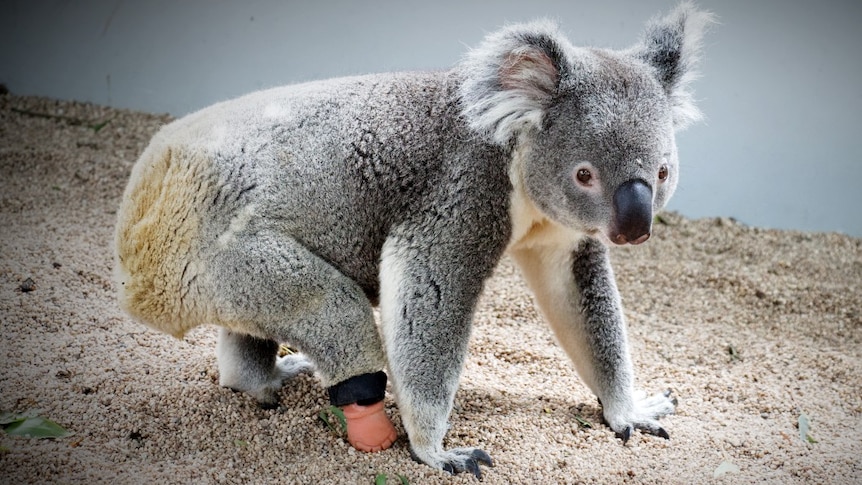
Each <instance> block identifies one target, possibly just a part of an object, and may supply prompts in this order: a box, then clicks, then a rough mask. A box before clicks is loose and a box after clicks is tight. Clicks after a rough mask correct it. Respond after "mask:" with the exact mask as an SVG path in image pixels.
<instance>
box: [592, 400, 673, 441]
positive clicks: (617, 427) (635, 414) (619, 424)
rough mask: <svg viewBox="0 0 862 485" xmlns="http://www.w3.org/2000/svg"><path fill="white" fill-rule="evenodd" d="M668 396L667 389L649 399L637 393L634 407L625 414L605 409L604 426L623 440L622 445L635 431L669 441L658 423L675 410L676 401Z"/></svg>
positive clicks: (668, 436)
mask: <svg viewBox="0 0 862 485" xmlns="http://www.w3.org/2000/svg"><path fill="white" fill-rule="evenodd" d="M670 395H671V392H670V390H669V389H668V390H667V391H664V392H661V393H658V394H654V395H652V396H649V397H647V396H646V394H645V393H643V392H639V393H637V394H636V395H635V399H634V406H633V407H632V409H630V410H628V411H627V412H614V410H613V409H612V408H611V407H605V408H604V419H605V424H607V425H608V426H609V427H610V428H611V429H612V430H614V433H616V435H617V438H620V439H621V440H623V443H625V442H627V441H628V440H629V438H631V436H632V433H633V432H634V430H636V429H639V430H641V431H643V432H644V433H648V434H651V435H655V436H658V437H660V438H664V439H666V440H667V439H670V435H669V434H668V433H667V431H665V429H664V428H662V427H661V425H660V424H659V422H658V419H659V418H660V417H662V416H667V415H668V414H672V413H673V412H674V409H676V405H677V400H676V398H671V396H670ZM600 403H601V401H600Z"/></svg>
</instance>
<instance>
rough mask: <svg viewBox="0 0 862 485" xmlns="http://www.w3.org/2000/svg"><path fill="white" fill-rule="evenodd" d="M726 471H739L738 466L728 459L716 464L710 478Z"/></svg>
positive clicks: (719, 475) (722, 474)
mask: <svg viewBox="0 0 862 485" xmlns="http://www.w3.org/2000/svg"><path fill="white" fill-rule="evenodd" d="M727 473H739V467H738V466H736V465H734V464H733V463H731V462H729V461H723V462H721V464H720V465H718V468H716V469H715V471H714V472H712V478H718V477H721V476H724V475H725V474H727Z"/></svg>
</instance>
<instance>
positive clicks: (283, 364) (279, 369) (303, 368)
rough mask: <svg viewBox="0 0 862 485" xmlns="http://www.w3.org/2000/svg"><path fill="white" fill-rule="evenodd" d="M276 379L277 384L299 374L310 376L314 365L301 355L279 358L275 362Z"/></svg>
mask: <svg viewBox="0 0 862 485" xmlns="http://www.w3.org/2000/svg"><path fill="white" fill-rule="evenodd" d="M275 370H276V374H277V376H276V378H277V379H278V380H279V383H282V382H284V381H285V380H287V379H292V378H294V377H296V376H298V375H299V374H311V373H312V372H314V364H312V363H311V361H310V360H308V358H307V357H306V356H304V355H302V354H289V355H285V356H284V357H279V358H278V359H276V361H275Z"/></svg>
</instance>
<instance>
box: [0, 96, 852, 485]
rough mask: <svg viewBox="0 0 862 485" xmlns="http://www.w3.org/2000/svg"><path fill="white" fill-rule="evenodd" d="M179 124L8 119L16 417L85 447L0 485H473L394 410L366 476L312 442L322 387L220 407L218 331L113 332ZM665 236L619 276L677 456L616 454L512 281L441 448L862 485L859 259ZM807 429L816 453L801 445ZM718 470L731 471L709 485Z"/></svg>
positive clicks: (19, 442)
mask: <svg viewBox="0 0 862 485" xmlns="http://www.w3.org/2000/svg"><path fill="white" fill-rule="evenodd" d="M167 121H169V118H168V117H167V116H164V115H162V116H159V115H152V114H146V113H134V112H129V111H120V110H113V109H108V108H104V107H99V106H94V105H89V104H82V103H74V102H61V101H54V100H48V99H44V98H33V97H15V96H11V95H0V227H2V229H0V231H2V232H0V320H2V339H0V411H14V412H25V411H34V410H35V411H37V412H38V413H39V414H40V415H42V416H44V417H47V418H49V419H51V420H54V421H56V422H58V423H60V424H61V425H63V426H64V427H66V428H68V429H69V430H71V431H72V432H74V435H72V436H70V437H66V438H62V439H44V440H34V439H28V438H21V437H12V436H7V435H5V433H0V447H2V448H0V469H2V472H0V481H2V482H3V483H76V482H85V483H95V482H110V483H156V482H158V483H357V484H372V483H374V480H375V477H376V476H377V475H378V474H381V473H382V474H386V475H388V476H389V477H390V480H389V483H390V484H392V483H398V478H397V475H398V474H401V475H403V476H404V477H406V478H407V479H408V480H409V482H410V483H411V484H424V483H476V480H475V479H474V478H473V477H472V476H466V475H458V476H455V477H451V476H448V475H446V474H445V473H443V472H438V471H436V470H432V469H431V468H429V467H426V466H423V465H419V464H416V463H414V462H412V461H411V460H410V457H409V454H408V450H407V440H406V437H405V435H404V431H403V428H402V427H401V423H400V419H399V417H398V412H397V409H396V408H395V405H394V402H393V401H392V400H391V397H390V398H387V405H388V411H389V413H390V415H392V416H393V420H394V421H395V423H396V426H397V427H398V430H399V433H400V435H401V438H400V439H399V441H398V442H397V443H396V444H395V446H393V448H392V449H390V450H388V451H385V452H382V453H377V454H362V453H359V452H356V451H354V450H353V449H352V448H351V447H350V446H349V445H347V443H346V441H345V439H344V438H343V437H342V436H340V435H338V434H337V433H335V432H333V431H331V430H329V429H328V428H326V427H325V426H324V425H323V424H322V422H321V421H320V420H319V419H318V413H319V412H320V411H321V410H322V409H324V408H325V407H326V405H327V400H326V395H325V392H324V390H323V389H322V388H321V387H320V385H319V384H318V383H317V381H315V379H314V378H313V377H308V376H301V377H299V378H297V379H296V380H294V381H291V382H289V383H288V384H287V385H286V387H285V388H284V390H283V391H282V393H281V405H280V406H279V407H278V408H277V409H274V410H262V409H260V408H258V406H257V405H256V404H255V403H254V402H252V400H250V399H249V398H248V397H246V396H244V395H241V394H236V393H233V392H231V391H229V390H227V389H222V388H220V387H218V385H217V377H218V376H217V371H216V362H215V355H214V346H215V334H216V331H215V329H214V328H200V329H197V330H195V331H193V332H192V333H191V334H190V335H188V336H187V337H186V339H185V340H183V341H179V340H175V339H173V338H171V337H168V336H166V335H161V334H158V333H155V332H154V331H151V330H148V329H146V328H144V327H142V326H140V325H137V324H135V323H133V322H132V321H130V319H129V318H127V317H126V316H124V315H123V314H122V313H121V312H120V311H119V309H118V308H117V306H116V304H115V301H114V297H113V283H112V282H111V270H110V267H111V258H112V256H111V244H110V242H111V239H112V234H113V223H114V217H115V211H116V208H117V206H118V204H119V197H120V195H121V193H122V189H123V187H124V186H125V183H126V179H127V177H128V174H129V171H130V169H131V166H132V163H133V162H134V160H135V159H136V157H137V155H138V154H139V153H140V152H141V150H142V149H143V148H144V146H145V145H146V143H147V141H148V140H149V138H150V136H152V134H153V133H154V132H155V130H157V129H158V127H159V126H160V125H162V124H164V123H165V122H167ZM106 122H107V124H105V123H106ZM682 163H683V165H685V160H683V162H682ZM684 183H685V182H684V181H683V185H684ZM662 221H663V222H662V223H660V224H658V225H657V226H656V228H655V233H654V236H653V238H652V239H651V240H650V241H649V242H648V243H647V244H645V245H642V246H639V247H636V248H624V249H620V248H615V249H614V250H613V259H614V263H615V268H616V273H617V277H618V283H619V287H620V291H621V293H622V295H623V301H624V305H625V307H626V315H627V318H628V321H629V334H630V340H631V346H632V348H633V358H634V361H635V367H636V372H637V383H638V385H639V386H640V387H642V388H644V389H646V390H647V391H649V392H656V391H659V390H662V389H665V388H669V389H672V390H673V391H674V393H675V395H676V396H677V397H678V399H679V408H678V412H677V413H676V414H675V415H673V416H669V417H667V418H665V419H664V420H663V423H664V425H665V427H666V428H667V430H668V431H669V432H670V434H671V440H670V441H665V440H662V439H658V438H655V437H652V436H645V435H642V434H640V433H637V434H635V435H634V436H633V437H632V439H631V440H630V441H629V443H628V444H627V445H623V444H622V443H621V442H620V441H619V440H617V439H616V438H614V435H613V433H612V432H611V431H610V430H609V429H608V428H606V427H605V426H603V425H602V424H601V419H600V414H599V413H600V411H599V407H598V405H597V403H596V400H595V398H594V397H593V396H591V395H590V393H589V392H588V391H587V389H586V388H585V387H584V386H583V384H582V383H581V382H580V381H579V380H578V378H577V376H576V374H575V372H574V371H573V369H572V366H571V365H570V364H569V362H568V360H567V358H566V356H565V355H564V353H563V352H562V351H561V350H560V348H559V347H558V346H557V345H556V344H555V342H554V339H553V337H552V335H551V333H550V330H549V329H548V328H547V326H546V325H545V324H544V322H543V321H542V318H541V316H540V315H539V314H538V313H537V310H536V307H535V306H534V304H533V301H532V299H531V297H530V296H529V293H528V292H527V290H526V287H525V286H524V283H523V282H522V280H521V278H520V276H519V274H518V273H517V271H516V270H515V269H514V267H513V266H512V264H511V262H509V261H508V260H505V261H504V262H503V264H502V265H501V266H500V268H499V269H498V271H497V273H496V274H495V276H494V277H493V278H492V279H491V280H490V281H489V283H488V285H487V290H486V292H485V296H484V298H483V300H482V302H481V304H480V307H479V310H478V313H477V315H476V318H475V330H474V332H473V338H472V340H471V344H470V354H469V357H468V360H467V363H466V366H465V369H464V374H463V378H462V380H461V387H460V390H459V391H458V394H457V396H456V403H455V411H454V412H453V414H452V416H451V423H452V426H451V429H450V431H449V434H448V436H447V439H446V445H447V446H450V447H455V446H480V447H482V448H484V449H485V450H486V451H488V452H489V453H490V454H491V456H492V457H494V459H495V461H496V466H495V467H494V468H485V469H484V471H485V478H484V483H488V484H498V483H499V484H509V483H681V484H682V483H685V484H698V483H782V484H784V483H860V480H862V478H860V477H862V439H860V438H859V430H860V429H862V346H860V339H862V240H860V239H855V238H851V237H847V236H843V235H839V234H821V233H804V232H791V231H775V230H766V229H760V228H754V227H746V226H744V225H741V224H739V223H737V222H735V221H733V220H730V219H704V220H696V221H693V220H688V219H685V218H683V217H680V216H679V215H677V214H673V213H666V214H663V215H662ZM803 413H804V414H805V415H807V416H808V417H809V418H810V421H811V431H810V436H811V437H812V438H813V439H814V440H815V441H816V442H813V443H812V442H809V441H807V440H802V439H801V438H800V436H799V430H798V429H797V422H798V419H799V417H800V415H801V414H803ZM582 423H589V424H591V426H585V425H583V424H582ZM723 462H729V463H732V464H734V465H735V466H736V467H737V468H738V471H735V472H730V473H727V474H725V475H723V476H721V477H719V478H714V474H715V471H716V469H717V468H718V467H719V465H720V464H722V463H723Z"/></svg>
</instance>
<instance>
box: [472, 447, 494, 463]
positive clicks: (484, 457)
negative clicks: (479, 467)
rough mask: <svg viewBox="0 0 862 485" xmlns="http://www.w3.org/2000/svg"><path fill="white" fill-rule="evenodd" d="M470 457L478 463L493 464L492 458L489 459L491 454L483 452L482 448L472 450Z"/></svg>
mask: <svg viewBox="0 0 862 485" xmlns="http://www.w3.org/2000/svg"><path fill="white" fill-rule="evenodd" d="M470 457H471V458H473V459H474V460H476V461H478V462H479V463H484V464H486V465H488V466H494V460H492V459H491V456H490V455H489V454H487V453H485V452H484V451H482V450H473V453H471V454H470Z"/></svg>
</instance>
